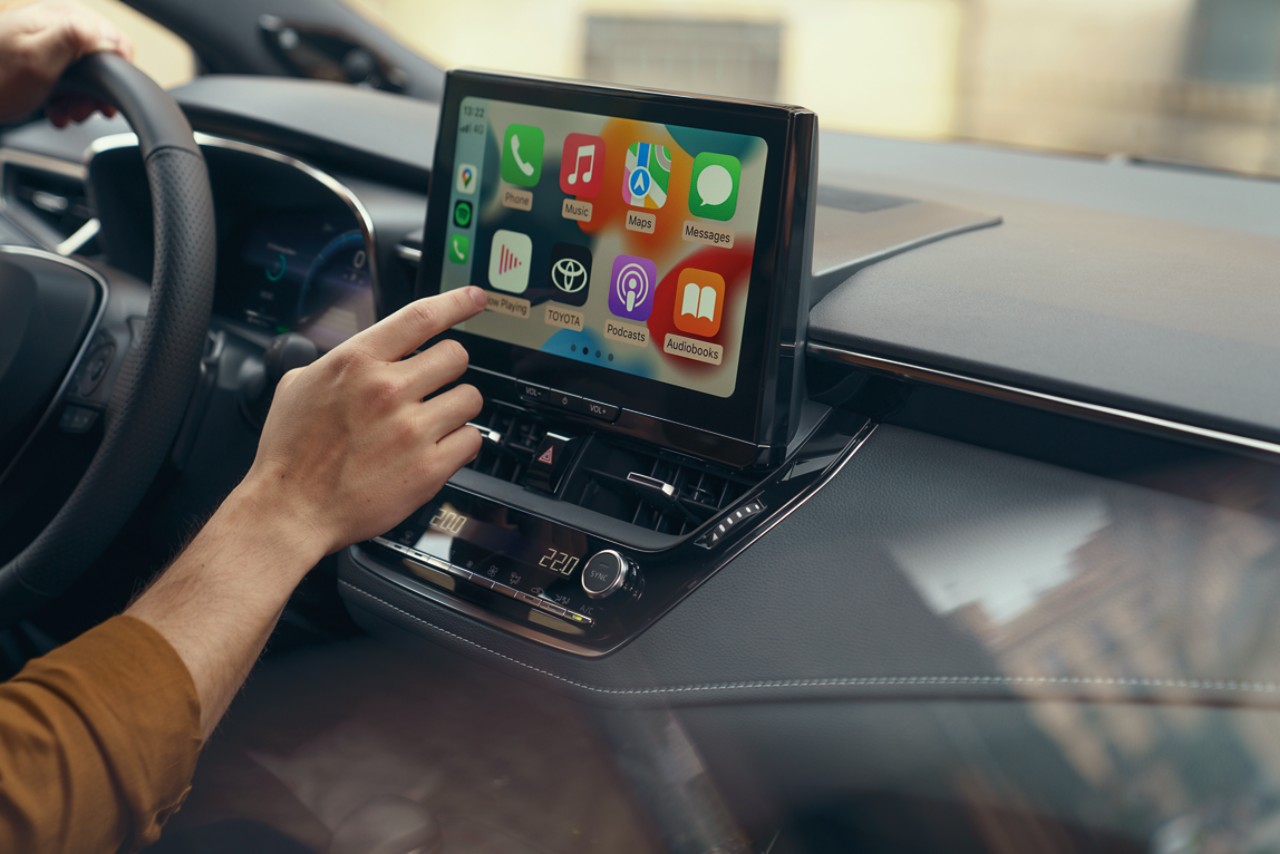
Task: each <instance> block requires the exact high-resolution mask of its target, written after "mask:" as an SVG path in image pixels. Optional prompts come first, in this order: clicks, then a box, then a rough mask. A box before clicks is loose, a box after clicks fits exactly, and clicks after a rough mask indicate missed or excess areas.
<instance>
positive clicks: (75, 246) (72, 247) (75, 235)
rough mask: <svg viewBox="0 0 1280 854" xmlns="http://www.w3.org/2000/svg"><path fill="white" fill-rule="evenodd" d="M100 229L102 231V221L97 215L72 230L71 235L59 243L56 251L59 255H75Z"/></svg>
mask: <svg viewBox="0 0 1280 854" xmlns="http://www.w3.org/2000/svg"><path fill="white" fill-rule="evenodd" d="M100 231H102V223H101V222H100V221H99V220H98V218H97V217H94V218H93V219H91V220H87V221H86V222H85V224H84V225H82V226H80V227H79V228H77V229H76V230H75V231H74V232H72V233H71V236H70V237H68V238H67V239H66V240H64V241H62V242H61V243H59V244H58V245H57V247H56V248H55V249H54V251H55V252H57V253H58V254H59V255H74V254H76V253H77V252H79V251H80V250H81V249H83V248H84V247H85V245H86V244H87V243H88V242H89V241H90V240H93V238H95V237H97V236H98V232H100Z"/></svg>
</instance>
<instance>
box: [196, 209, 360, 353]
mask: <svg viewBox="0 0 1280 854" xmlns="http://www.w3.org/2000/svg"><path fill="white" fill-rule="evenodd" d="M369 252H370V247H369V245H368V243H367V241H366V240H365V236H364V233H363V232H362V231H361V230H360V228H359V227H358V223H357V222H356V221H355V219H354V218H353V217H352V215H351V213H350V212H349V211H346V210H334V211H333V212H331V213H327V214H326V213H323V212H319V211H316V210H314V209H310V208H304V209H292V208H286V209H275V210H271V211H267V212H249V213H248V214H246V215H245V216H244V218H243V220H242V221H241V222H239V223H237V224H235V225H233V226H232V237H231V240H230V246H229V247H228V249H227V251H226V252H225V254H224V256H223V257H224V263H223V264H222V267H221V275H220V281H219V287H218V301H217V305H216V306H215V311H217V312H218V314H220V315H221V316H223V317H225V318H228V319H230V320H236V321H242V322H244V323H247V324H249V325H250V326H253V327H254V328H257V329H263V330H266V331H268V332H270V333H272V334H283V333H289V332H296V333H299V334H301V335H304V336H306V337H307V338H309V339H311V340H312V341H313V342H314V343H315V345H316V347H317V348H319V349H320V350H321V351H325V350H331V349H333V348H334V347H335V346H337V345H338V344H341V343H342V342H343V341H345V340H346V339H348V338H350V337H351V336H352V335H354V334H356V333H357V332H359V331H360V330H361V329H364V328H366V327H368V326H371V325H372V324H373V323H374V321H375V320H376V319H377V318H376V312H377V309H376V306H375V304H374V298H373V277H372V274H371V272H370V263H369Z"/></svg>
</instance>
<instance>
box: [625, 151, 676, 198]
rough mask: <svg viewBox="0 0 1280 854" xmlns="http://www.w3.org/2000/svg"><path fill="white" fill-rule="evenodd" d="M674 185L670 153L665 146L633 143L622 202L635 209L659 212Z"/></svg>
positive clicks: (629, 154)
mask: <svg viewBox="0 0 1280 854" xmlns="http://www.w3.org/2000/svg"><path fill="white" fill-rule="evenodd" d="M670 184H671V152H670V151H669V150H668V149H667V147H666V146H665V145H654V144H653V143H651V142H633V143H631V146H630V147H629V148H628V149H627V166H626V169H625V170H624V171H623V173H622V199H623V201H625V202H626V203H627V204H629V205H631V207H633V208H660V207H662V206H663V205H665V204H666V203H667V187H668V186H670Z"/></svg>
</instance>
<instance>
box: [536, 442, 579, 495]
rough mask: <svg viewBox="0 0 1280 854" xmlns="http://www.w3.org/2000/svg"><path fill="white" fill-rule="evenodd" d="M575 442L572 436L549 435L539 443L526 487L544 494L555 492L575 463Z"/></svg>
mask: <svg viewBox="0 0 1280 854" xmlns="http://www.w3.org/2000/svg"><path fill="white" fill-rule="evenodd" d="M574 446H575V440H574V439H573V437H571V436H562V435H560V434H559V433H548V434H547V435H546V436H544V437H543V439H542V441H541V442H539V443H538V447H537V449H536V450H534V452H533V459H532V460H531V461H530V462H529V471H528V472H527V473H526V474H525V476H524V485H525V486H527V487H529V488H530V489H538V490H541V491H543V492H555V491H556V490H557V489H559V488H560V481H561V480H563V479H564V475H565V472H567V471H568V470H569V465H570V463H572V462H573V454H574V451H575V447H574Z"/></svg>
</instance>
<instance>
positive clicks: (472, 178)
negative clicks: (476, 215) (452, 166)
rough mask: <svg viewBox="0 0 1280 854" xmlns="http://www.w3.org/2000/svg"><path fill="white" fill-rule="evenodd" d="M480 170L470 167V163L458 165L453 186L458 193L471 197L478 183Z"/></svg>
mask: <svg viewBox="0 0 1280 854" xmlns="http://www.w3.org/2000/svg"><path fill="white" fill-rule="evenodd" d="M479 178H480V170H478V169H476V167H474V166H472V165H471V164H470V163H460V164H458V180H457V182H456V184H455V187H456V188H457V190H458V192H459V193H464V194H466V195H468V196H470V195H473V194H474V193H475V191H476V187H477V186H478V185H479V183H480V181H479Z"/></svg>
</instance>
